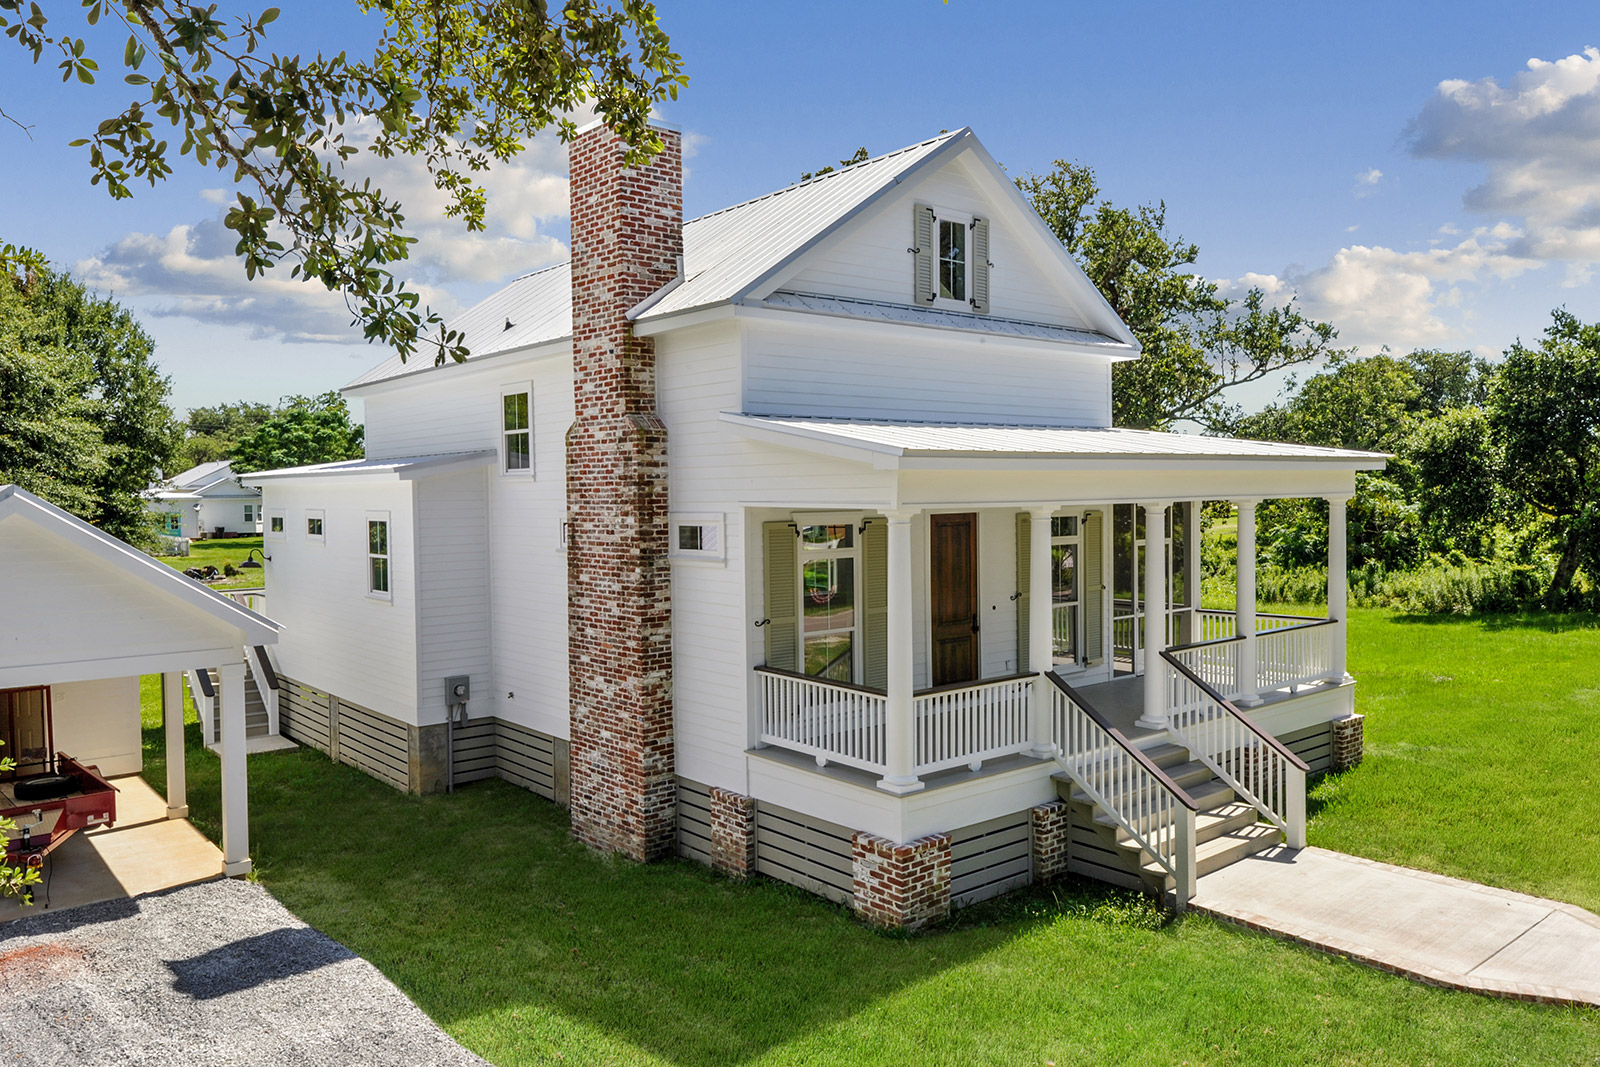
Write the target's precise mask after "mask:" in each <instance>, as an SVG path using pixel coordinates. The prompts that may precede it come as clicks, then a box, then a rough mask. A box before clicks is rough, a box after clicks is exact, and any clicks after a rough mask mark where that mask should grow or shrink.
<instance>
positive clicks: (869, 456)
mask: <svg viewBox="0 0 1600 1067" xmlns="http://www.w3.org/2000/svg"><path fill="white" fill-rule="evenodd" d="M718 418H719V419H720V420H721V421H722V422H725V423H727V424H728V425H730V426H733V427H735V428H737V429H738V431H739V433H740V434H741V435H742V436H744V437H746V438H748V439H749V440H752V441H760V442H762V443H763V444H770V445H777V446H779V447H780V448H790V449H799V450H801V451H805V452H815V453H818V454H819V455H824V456H832V457H833V458H835V459H843V460H849V461H851V462H854V463H866V464H870V465H871V466H872V467H873V468H874V469H876V470H895V469H897V468H898V467H899V459H900V455H901V450H900V449H899V448H896V447H895V446H893V445H880V444H871V443H868V442H864V441H854V440H850V439H847V438H843V437H839V436H837V435H834V434H828V433H823V432H818V431H815V430H811V429H797V428H789V427H785V428H784V429H781V430H779V429H775V428H773V427H771V426H768V425H766V424H764V423H761V422H758V421H756V420H754V419H750V418H746V417H745V416H743V415H741V414H739V413H737V412H733V411H724V412H722V413H721V414H720V415H719V416H718Z"/></svg>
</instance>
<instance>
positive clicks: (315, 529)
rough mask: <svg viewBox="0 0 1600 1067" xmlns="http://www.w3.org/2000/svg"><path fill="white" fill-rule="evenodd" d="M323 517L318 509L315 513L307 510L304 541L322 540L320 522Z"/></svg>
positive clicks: (322, 513)
mask: <svg viewBox="0 0 1600 1067" xmlns="http://www.w3.org/2000/svg"><path fill="white" fill-rule="evenodd" d="M325 517H326V516H325V513H324V512H323V511H322V509H320V508H318V509H317V510H315V511H311V510H308V511H307V512H306V540H308V541H321V540H322V539H323V537H322V520H323V519H324V518H325Z"/></svg>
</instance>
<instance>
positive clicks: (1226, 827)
mask: <svg viewBox="0 0 1600 1067" xmlns="http://www.w3.org/2000/svg"><path fill="white" fill-rule="evenodd" d="M1229 792H1230V793H1231V792H1232V790H1230V791H1229ZM1260 817H1261V814H1260V812H1258V811H1256V809H1255V805H1253V804H1246V803H1245V802H1244V801H1242V800H1237V799H1235V800H1230V801H1228V802H1227V803H1226V804H1222V805H1219V806H1218V807H1215V808H1211V809H1209V810H1207V811H1199V812H1196V813H1195V817H1194V839H1195V843H1196V844H1197V845H1200V844H1204V843H1205V842H1207V841H1211V840H1213V839H1215V838H1218V837H1222V836H1223V835H1225V834H1230V833H1233V832H1234V831H1235V830H1243V829H1245V828H1246V827H1249V826H1251V825H1253V824H1254V823H1255V822H1256V820H1257V819H1259V818H1260ZM1094 821H1095V822H1096V823H1099V824H1100V825H1101V826H1105V827H1109V828H1111V829H1113V830H1115V831H1116V833H1117V845H1118V846H1119V847H1121V848H1126V849H1138V847H1139V846H1138V845H1137V844H1136V843H1135V842H1134V840H1133V838H1131V837H1129V836H1128V832H1127V831H1126V830H1124V829H1123V828H1122V827H1120V826H1118V825H1117V822H1116V820H1115V819H1113V818H1112V817H1111V816H1109V815H1107V814H1106V813H1104V812H1103V811H1101V810H1100V809H1099V807H1096V808H1095V809H1094Z"/></svg>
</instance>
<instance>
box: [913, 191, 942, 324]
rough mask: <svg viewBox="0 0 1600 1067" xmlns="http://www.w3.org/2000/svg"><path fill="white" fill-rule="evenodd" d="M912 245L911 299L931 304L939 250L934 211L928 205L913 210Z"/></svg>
mask: <svg viewBox="0 0 1600 1067" xmlns="http://www.w3.org/2000/svg"><path fill="white" fill-rule="evenodd" d="M911 245H912V248H911V252H912V257H913V258H912V270H911V274H912V289H913V292H912V294H911V299H912V300H914V301H916V302H917V303H918V304H931V303H933V268H934V262H935V260H936V259H937V256H938V251H939V250H938V249H937V248H936V247H935V246H934V235H933V209H932V208H931V207H929V206H928V205H927V204H917V205H915V206H913V207H912V209H911Z"/></svg>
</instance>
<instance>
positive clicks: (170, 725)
mask: <svg viewBox="0 0 1600 1067" xmlns="http://www.w3.org/2000/svg"><path fill="white" fill-rule="evenodd" d="M161 721H162V725H163V726H164V727H165V729H166V737H167V818H169V819H187V818H188V817H189V783H188V774H187V773H186V771H187V768H186V767H185V766H184V747H183V672H182V671H168V672H167V673H165V674H163V675H162V676H161Z"/></svg>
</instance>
